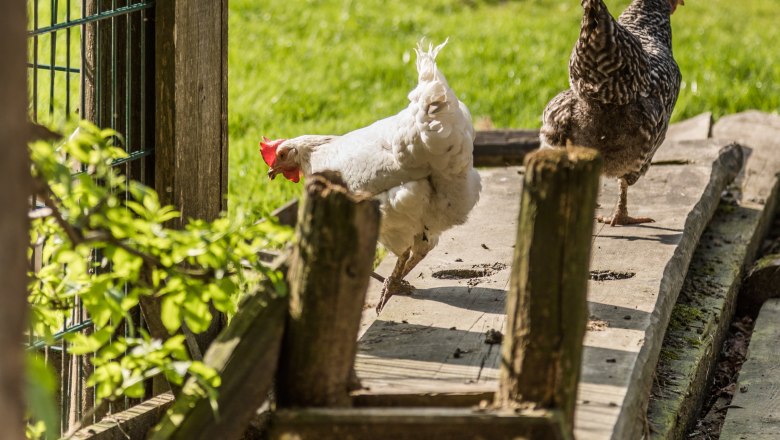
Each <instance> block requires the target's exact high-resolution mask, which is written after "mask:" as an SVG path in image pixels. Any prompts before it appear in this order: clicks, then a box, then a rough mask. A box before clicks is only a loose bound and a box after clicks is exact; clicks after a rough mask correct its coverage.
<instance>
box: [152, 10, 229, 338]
mask: <svg viewBox="0 0 780 440" xmlns="http://www.w3.org/2000/svg"><path fill="white" fill-rule="evenodd" d="M155 63H156V75H155V83H156V91H155V96H156V113H157V116H158V119H157V121H156V122H157V123H156V126H155V130H156V136H155V156H156V158H155V188H156V189H157V191H158V193H159V194H160V201H161V203H163V204H172V205H174V206H175V207H176V208H177V209H178V210H179V211H180V212H181V218H180V219H179V220H178V221H174V223H175V224H176V225H182V224H183V223H185V222H186V221H187V219H189V218H197V219H206V220H213V219H214V218H216V217H217V216H218V215H219V213H220V212H221V211H223V210H225V209H226V208H227V204H226V198H225V197H226V194H227V148H228V145H227V139H228V138H227V0H219V1H210V2H192V1H185V0H170V1H163V2H157V3H155ZM212 315H213V316H214V321H213V322H212V325H211V326H210V327H209V328H208V330H206V331H205V332H204V333H202V334H200V335H197V340H198V345H199V346H200V350H201V351H205V349H206V347H208V344H209V343H210V342H211V341H213V340H214V338H215V337H216V335H217V334H218V333H219V331H220V330H221V329H222V328H223V327H224V324H225V322H226V317H225V316H224V315H223V314H221V313H217V312H216V310H214V309H212Z"/></svg>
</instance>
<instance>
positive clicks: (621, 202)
mask: <svg viewBox="0 0 780 440" xmlns="http://www.w3.org/2000/svg"><path fill="white" fill-rule="evenodd" d="M618 183H620V197H619V198H618V203H617V206H615V212H614V213H613V214H612V217H602V216H598V217H596V220H598V221H599V222H600V223H609V224H610V226H617V225H636V224H639V223H653V222H655V220H653V219H651V218H650V217H631V216H629V215H628V181H626V179H625V178H624V177H621V178H620V179H618Z"/></svg>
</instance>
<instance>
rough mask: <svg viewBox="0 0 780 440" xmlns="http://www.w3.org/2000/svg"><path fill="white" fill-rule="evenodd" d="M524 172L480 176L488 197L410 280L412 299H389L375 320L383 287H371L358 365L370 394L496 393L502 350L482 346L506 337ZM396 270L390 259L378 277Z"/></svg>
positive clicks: (374, 284)
mask: <svg viewBox="0 0 780 440" xmlns="http://www.w3.org/2000/svg"><path fill="white" fill-rule="evenodd" d="M519 172H520V168H518V167H509V168H491V169H485V170H481V171H480V175H481V176H482V186H483V188H484V189H483V191H482V194H481V195H480V201H479V203H478V204H477V206H476V207H475V209H474V211H473V212H472V213H471V215H470V216H469V220H468V222H467V223H466V224H465V225H463V226H459V227H456V228H454V229H452V230H450V231H447V232H446V233H445V234H444V235H443V236H442V237H441V239H440V240H439V245H438V247H436V248H435V249H434V250H433V251H432V252H431V253H430V254H428V256H427V257H426V258H425V259H424V260H423V261H422V262H421V263H420V267H419V268H418V269H417V270H415V271H413V272H412V273H411V274H410V275H409V276H408V277H407V279H408V280H409V282H411V283H412V284H414V285H415V286H416V287H417V291H416V292H415V293H414V295H413V296H402V295H396V296H394V297H393V298H391V300H390V302H388V304H387V305H386V306H385V309H384V310H383V311H382V314H381V316H379V317H378V320H377V315H376V312H375V311H374V305H375V304H376V301H377V300H378V299H379V291H380V290H381V283H378V282H376V281H374V280H372V281H371V287H370V288H369V298H368V300H367V304H366V306H365V310H364V312H363V322H362V324H361V326H362V329H363V330H362V333H364V334H363V335H362V337H361V339H360V344H359V350H358V359H357V363H356V369H357V372H358V376H359V377H360V378H361V380H362V382H363V385H364V386H366V387H368V388H369V392H370V391H373V390H374V389H376V390H377V391H378V392H381V393H383V394H414V393H417V392H428V391H434V392H441V391H443V390H445V389H446V390H447V391H451V392H470V391H471V390H474V391H484V390H485V386H484V385H485V384H491V386H492V387H493V389H494V390H495V389H496V380H497V379H498V359H499V355H500V348H499V345H497V344H492V345H491V344H485V334H486V332H487V331H488V330H498V331H502V329H503V327H504V321H505V319H506V316H505V303H504V298H505V296H506V293H505V292H506V290H507V287H508V283H509V274H510V269H509V268H510V266H511V264H512V256H513V253H514V241H515V239H514V237H515V236H516V234H517V216H518V212H519V207H520V189H521V188H522V178H523V176H522V175H521V174H519ZM483 244H484V246H482V245H483ZM394 263H395V258H392V257H390V258H386V259H385V260H384V261H383V262H382V264H381V265H380V266H379V267H378V268H377V272H378V273H380V274H387V273H390V271H392V267H393V264H394ZM442 271H452V272H442ZM435 273H436V274H438V276H441V275H442V274H445V275H446V274H450V275H451V276H452V277H461V278H460V279H457V278H455V279H447V278H435V277H434V276H433V275H434V274H435ZM477 274H479V275H480V276H476V277H475V276H474V275H477ZM456 353H457V354H456Z"/></svg>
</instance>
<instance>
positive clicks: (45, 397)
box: [24, 353, 60, 438]
mask: <svg viewBox="0 0 780 440" xmlns="http://www.w3.org/2000/svg"><path fill="white" fill-rule="evenodd" d="M24 371H25V400H26V401H27V410H28V411H29V412H30V416H31V418H32V419H33V420H37V421H39V422H42V423H43V425H44V426H45V431H46V432H49V433H51V434H52V436H51V438H54V437H56V436H59V432H60V417H59V411H58V409H57V403H56V391H57V378H56V377H55V376H54V372H53V371H51V370H50V369H49V367H47V366H46V362H44V360H43V359H42V358H40V357H39V356H36V355H35V354H32V353H27V356H26V365H25V370H24ZM37 431H39V429H38V430H37Z"/></svg>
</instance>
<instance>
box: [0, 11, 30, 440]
mask: <svg viewBox="0 0 780 440" xmlns="http://www.w3.org/2000/svg"><path fill="white" fill-rule="evenodd" d="M26 7H27V5H26V3H23V2H11V3H9V4H7V5H5V11H4V13H3V14H2V16H0V39H2V41H3V45H2V49H0V55H2V58H3V65H2V67H0V95H2V96H3V104H4V106H5V108H4V109H3V112H2V115H1V116H0V133H2V135H3V140H4V144H5V148H4V149H3V160H2V161H0V187H2V188H3V191H0V206H2V207H3V210H2V213H0V243H2V244H3V245H2V247H0V282H2V286H3V288H2V290H0V350H2V353H3V355H2V356H0V383H1V384H2V387H3V392H2V393H0V422H1V423H2V427H3V428H2V429H3V435H4V436H6V437H8V438H24V417H25V406H24V401H25V400H24V395H23V384H24V351H23V347H22V344H21V343H20V342H21V341H22V338H23V332H24V330H25V325H26V311H27V294H26V292H27V276H26V273H27V269H28V267H27V261H28V260H27V247H28V246H29V238H28V237H29V224H28V223H29V220H28V218H27V212H28V208H29V200H28V198H29V195H30V193H31V184H30V171H29V170H30V167H29V155H28V152H27V140H28V138H29V132H30V126H29V125H28V123H27V76H26V70H25V67H24V66H25V65H26V58H27V35H26V30H25V27H26V26H25V25H26V23H27V18H26V17H27V11H26Z"/></svg>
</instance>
